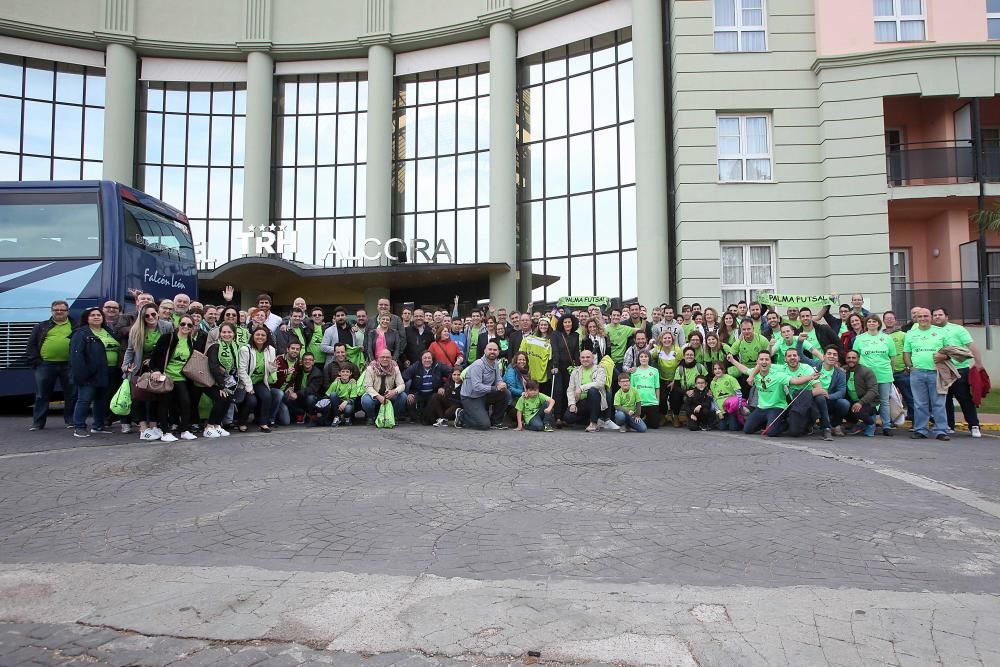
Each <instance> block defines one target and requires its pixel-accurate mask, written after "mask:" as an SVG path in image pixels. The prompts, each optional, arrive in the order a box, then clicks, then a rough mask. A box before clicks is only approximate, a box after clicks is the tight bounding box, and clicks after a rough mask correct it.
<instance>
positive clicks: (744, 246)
mask: <svg viewBox="0 0 1000 667" xmlns="http://www.w3.org/2000/svg"><path fill="white" fill-rule="evenodd" d="M726 248H740V250H741V251H742V252H743V283H742V284H735V283H726V282H723V280H724V276H725V272H724V270H723V264H722V257H723V254H724V253H723V250H724V249H726ZM751 248H767V249H768V251H769V252H770V254H771V283H770V284H766V285H765V284H763V283H760V284H754V283H753V282H752V280H751V276H752V275H753V274H752V272H751V271H750V249H751ZM776 254H777V253H776V248H775V244H774V243H772V242H768V241H743V242H738V241H730V242H726V241H723V242H721V243H720V244H719V298H720V299H722V302H723V303H725V302H726V300H725V298H724V296H723V295H724V294H725V292H735V291H739V290H742V291H743V293H744V296H743V298H744V299H745V300H746V301H747V303H749V302H751V301H756V295H757V294H760V293H761V292H764V291H766V290H771V293H772V294H775V293H777V291H778V263H777V258H776ZM752 293H753V294H752Z"/></svg>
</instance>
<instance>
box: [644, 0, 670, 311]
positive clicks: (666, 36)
mask: <svg viewBox="0 0 1000 667" xmlns="http://www.w3.org/2000/svg"><path fill="white" fill-rule="evenodd" d="M672 2H673V0H665V1H664V3H663V12H662V14H663V79H664V80H663V109H664V112H665V113H664V114H663V123H664V126H665V132H666V140H667V182H666V183H664V186H665V187H666V188H667V264H668V265H669V266H670V273H669V275H670V284H669V285H667V294H668V295H669V297H668V299H667V300H668V301H669V302H670V303H672V304H675V305H676V307H677V309H678V311H677V312H680V304H679V303H677V280H678V277H677V245H676V236H677V234H676V227H675V224H676V213H677V193H676V191H675V189H674V187H675V186H674V122H673V115H674V94H673V91H674V81H673V76H674V73H673V62H672V60H671V57H670V56H671V47H670V12H671V3H672ZM641 279H642V277H641V276H640V280H641Z"/></svg>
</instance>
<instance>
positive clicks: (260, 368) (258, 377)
mask: <svg viewBox="0 0 1000 667" xmlns="http://www.w3.org/2000/svg"><path fill="white" fill-rule="evenodd" d="M250 351H251V352H252V353H253V355H254V366H253V372H251V373H250V382H251V383H252V384H258V383H260V382H263V381H264V353H263V352H261V351H260V350H255V349H253V348H251V349H250Z"/></svg>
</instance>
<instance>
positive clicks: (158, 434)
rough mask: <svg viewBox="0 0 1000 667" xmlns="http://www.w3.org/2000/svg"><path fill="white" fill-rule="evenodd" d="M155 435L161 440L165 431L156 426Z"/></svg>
mask: <svg viewBox="0 0 1000 667" xmlns="http://www.w3.org/2000/svg"><path fill="white" fill-rule="evenodd" d="M153 433H155V434H156V439H157V440H159V439H160V438H162V437H163V431H162V430H161V429H159V428H157V427H156V426H154V427H153Z"/></svg>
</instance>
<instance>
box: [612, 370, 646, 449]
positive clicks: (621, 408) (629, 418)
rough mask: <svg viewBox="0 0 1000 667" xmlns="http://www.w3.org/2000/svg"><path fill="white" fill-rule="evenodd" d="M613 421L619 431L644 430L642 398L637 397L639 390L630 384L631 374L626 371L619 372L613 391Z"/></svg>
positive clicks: (641, 431) (638, 431) (637, 431)
mask: <svg viewBox="0 0 1000 667" xmlns="http://www.w3.org/2000/svg"><path fill="white" fill-rule="evenodd" d="M641 354H642V353H641ZM647 359H648V355H647ZM648 363H649V362H648V361H647V364H648ZM615 423H616V424H618V427H619V429H618V432H619V433H625V432H626V431H627V430H629V429H631V430H633V431H635V432H636V433H645V432H646V422H644V421H642V399H641V398H640V397H639V390H638V389H636V388H635V387H633V386H632V376H631V375H629V374H628V373H621V374H619V376H618V391H617V392H615Z"/></svg>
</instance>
